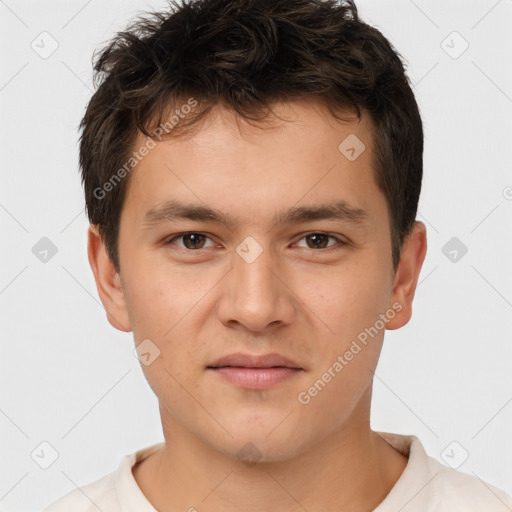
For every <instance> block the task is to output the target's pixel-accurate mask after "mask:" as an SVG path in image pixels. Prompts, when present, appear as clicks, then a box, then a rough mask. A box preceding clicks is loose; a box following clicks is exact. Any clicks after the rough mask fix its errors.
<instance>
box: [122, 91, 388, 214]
mask: <svg viewBox="0 0 512 512" xmlns="http://www.w3.org/2000/svg"><path fill="white" fill-rule="evenodd" d="M272 109H273V112H275V114H276V115H273V114H270V115H269V116H268V118H267V119H266V120H265V121H264V122H263V123H253V124H251V123H249V122H247V121H246V120H245V119H243V118H241V117H239V116H238V115H237V114H236V113H234V112H232V111H229V110H227V109H225V108H223V107H219V106H216V107H214V108H213V109H212V111H211V112H210V114H209V115H208V116H206V117H205V118H203V120H201V122H200V123H198V124H197V125H196V126H195V127H194V128H193V130H192V131H191V132H190V133H187V134H186V135H185V136H180V134H179V133H178V136H177V137H172V134H171V137H170V138H168V139H164V140H163V141H161V142H159V141H157V142H156V145H155V146H154V148H153V149H151V150H150V151H149V152H148V154H147V155H146V156H144V158H142V159H141V160H140V161H139V163H138V164H137V165H136V167H135V168H134V170H133V172H132V174H131V176H130V180H129V187H128V191H127V195H126V199H125V201H131V202H132V203H137V204H138V206H139V207H140V211H139V215H145V214H146V212H147V211H148V210H149V209H151V208H154V207H156V206H157V205H158V204H161V203H163V202H165V201H168V200H169V199H173V197H171V196H173V195H174V196H176V194H178V195H181V196H182V197H181V198H183V195H184V194H185V195H186V196H187V198H186V199H188V202H189V203H190V202H194V203H198V202H203V203H204V204H206V203H208V205H209V206H211V207H213V208H217V209H218V210H221V209H222V206H226V207H228V206H229V205H230V206H231V207H232V206H233V205H235V204H236V203H237V201H236V199H237V198H238V205H239V208H240V209H241V210H243V211H244V212H246V213H247V212H248V211H249V209H250V208H248V207H249V205H251V203H252V204H253V205H254V202H255V201H257V202H259V207H260V208H259V210H260V215H261V210H262V207H263V206H265V207H266V208H267V209H273V208H272V205H276V204H278V202H280V203H281V204H282V205H283V204H284V205H288V204H289V205H290V206H291V205H293V204H298V203H299V202H302V203H305V204H307V203H309V204H311V203H312V202H315V201H316V202H318V200H319V199H321V202H323V203H325V202H326V201H329V202H332V201H333V200H336V199H343V200H346V201H347V202H348V203H349V204H352V205H353V206H354V207H356V208H359V209H366V208H364V203H365V202H366V203H369V202H370V203H371V202H372V197H371V196H372V194H378V193H379V191H378V190H377V188H376V186H375V180H374V171H373V169H374V162H373V138H372V129H373V125H372V123H371V119H369V117H368V116H367V115H365V113H364V112H363V115H362V116H361V119H358V118H357V117H356V116H355V113H353V112H346V113H344V114H343V117H344V119H345V121H343V122H340V121H339V120H337V119H336V118H334V117H333V116H332V114H330V112H329V111H328V109H327V107H325V106H324V105H323V104H321V103H317V102H306V101H295V102H286V103H276V104H274V105H273V106H272ZM146 141H147V137H145V136H143V135H142V134H139V137H138V139H137V141H136V144H135V149H136V148H137V147H141V146H143V145H144V144H145V142H146ZM354 153H356V154H355V158H354ZM337 196H339V198H338V197H337ZM191 199H192V200H193V201H190V200H191ZM262 199H263V202H262ZM373 199H375V198H373ZM380 199H383V198H380ZM276 201H277V202H276ZM358 202H359V204H358ZM373 203H375V201H373ZM137 204H135V206H137ZM370 209H371V208H370ZM142 210H144V211H142ZM282 210H283V208H279V211H282ZM269 213H271V216H272V218H273V219H275V213H276V211H272V212H269ZM233 217H236V212H235V214H234V215H233Z"/></svg>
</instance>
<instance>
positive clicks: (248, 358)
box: [208, 352, 302, 370]
mask: <svg viewBox="0 0 512 512" xmlns="http://www.w3.org/2000/svg"><path fill="white" fill-rule="evenodd" d="M226 366H236V367H241V368H260V369H261V368H274V367H283V368H291V369H296V370H302V368H301V367H300V366H299V365H298V364H297V363H295V362H294V361H292V360H291V359H288V358H286V357H284V356H281V355H280V354H275V353H272V354H263V355H252V354H243V353H241V352H237V353H236V354H229V355H227V356H224V357H221V358H220V359H218V360H217V361H215V362H214V363H213V364H211V365H209V366H208V368H220V367H226Z"/></svg>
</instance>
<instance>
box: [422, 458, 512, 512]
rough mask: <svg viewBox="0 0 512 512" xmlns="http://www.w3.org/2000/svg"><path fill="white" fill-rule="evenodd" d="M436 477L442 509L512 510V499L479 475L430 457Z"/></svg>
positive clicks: (451, 510)
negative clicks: (457, 469)
mask: <svg viewBox="0 0 512 512" xmlns="http://www.w3.org/2000/svg"><path fill="white" fill-rule="evenodd" d="M427 466H428V468H429V472H430V474H431V475H432V481H431V483H432V488H433V489H435V492H434V493H433V496H434V499H435V501H436V502H437V504H438V505H439V506H440V508H439V510H441V507H442V510H450V512H457V511H467V510H485V511H486V512H507V511H510V510H512V497H511V496H509V495H508V494H506V493H505V492H504V491H502V490H501V489H498V488H497V487H494V486H493V485H491V484H489V483H488V482H486V481H485V480H482V479H480V478H479V477H477V476H474V475H470V474H468V473H463V472H461V471H456V470H455V469H452V468H450V467H448V466H445V465H444V464H441V463H440V462H439V461H437V460H436V459H434V458H432V457H427Z"/></svg>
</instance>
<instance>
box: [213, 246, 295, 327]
mask: <svg viewBox="0 0 512 512" xmlns="http://www.w3.org/2000/svg"><path fill="white" fill-rule="evenodd" d="M278 263H279V262H278V261H277V260H276V258H275V255H274V254H273V252H272V250H271V249H270V248H268V247H264V246H263V245H262V244H261V243H260V242H258V241H257V240H256V239H255V238H253V237H247V238H245V239H244V240H243V241H242V242H241V243H240V244H239V245H238V247H237V248H236V254H233V271H232V272H231V273H230V274H231V275H230V278H229V279H230V281H229V283H230V284H229V288H230V289H229V291H228V292H227V293H226V294H225V296H224V297H223V305H222V307H221V314H222V316H223V320H224V321H230V320H231V321H234V320H236V321H237V322H239V323H241V324H245V325H246V327H248V328H250V329H251V330H259V329H263V328H265V327H266V326H267V325H268V324H270V323H273V322H276V321H282V322H285V323H286V322H289V321H290V319H291V314H292V310H293V306H292V304H291V303H290V297H289V292H288V291H287V288H286V286H284V285H283V283H282V282H281V280H280V279H279V278H278V277H276V275H275V274H276V273H279V264H278Z"/></svg>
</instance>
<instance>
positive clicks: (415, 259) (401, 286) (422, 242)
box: [386, 221, 427, 330]
mask: <svg viewBox="0 0 512 512" xmlns="http://www.w3.org/2000/svg"><path fill="white" fill-rule="evenodd" d="M426 253H427V233H426V227H425V224H423V222H419V221H416V222H415V223H414V227H413V231H412V232H411V234H410V235H409V237H407V239H406V240H404V244H403V246H402V253H401V256H400V263H399V264H398V268H397V270H396V273H395V278H394V282H393V292H392V295H391V299H390V300H391V303H390V306H391V304H395V303H398V304H400V305H401V306H402V309H400V310H398V308H396V311H397V314H396V315H395V316H394V317H393V318H392V319H390V320H388V322H387V323H386V329H389V330H393V329H399V328H400V327H403V326H404V325H405V324H406V323H407V322H408V321H409V320H410V319H411V316H412V300H413V299H414V292H415V291H416V284H417V282H418V277H419V275H420V271H421V267H422V265H423V261H424V259H425V254H426Z"/></svg>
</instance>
